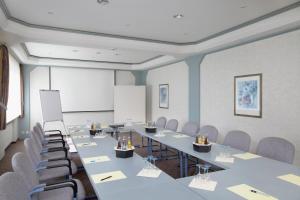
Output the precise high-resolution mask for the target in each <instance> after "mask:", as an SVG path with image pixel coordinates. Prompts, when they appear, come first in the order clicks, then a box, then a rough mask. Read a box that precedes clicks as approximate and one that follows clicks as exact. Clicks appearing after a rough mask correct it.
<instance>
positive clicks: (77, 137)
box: [72, 135, 90, 139]
mask: <svg viewBox="0 0 300 200" xmlns="http://www.w3.org/2000/svg"><path fill="white" fill-rule="evenodd" d="M89 137H90V136H89V135H74V136H72V138H73V139H84V138H89Z"/></svg>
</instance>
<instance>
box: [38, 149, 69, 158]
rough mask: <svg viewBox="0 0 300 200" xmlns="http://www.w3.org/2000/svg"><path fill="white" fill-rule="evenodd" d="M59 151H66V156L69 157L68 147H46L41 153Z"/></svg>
mask: <svg viewBox="0 0 300 200" xmlns="http://www.w3.org/2000/svg"><path fill="white" fill-rule="evenodd" d="M57 151H63V152H65V158H68V149H67V148H66V147H54V148H45V149H42V151H41V153H40V154H41V155H43V154H45V153H50V152H57Z"/></svg>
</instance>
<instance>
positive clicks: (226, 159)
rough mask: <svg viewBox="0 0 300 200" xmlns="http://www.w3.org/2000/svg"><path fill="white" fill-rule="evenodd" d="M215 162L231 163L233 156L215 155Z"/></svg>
mask: <svg viewBox="0 0 300 200" xmlns="http://www.w3.org/2000/svg"><path fill="white" fill-rule="evenodd" d="M215 161H216V162H224V163H233V162H234V158H233V157H224V156H217V157H216V160H215Z"/></svg>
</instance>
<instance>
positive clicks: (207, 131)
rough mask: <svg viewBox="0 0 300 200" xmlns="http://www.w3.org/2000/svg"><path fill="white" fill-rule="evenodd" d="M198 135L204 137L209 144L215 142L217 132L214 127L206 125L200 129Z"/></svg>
mask: <svg viewBox="0 0 300 200" xmlns="http://www.w3.org/2000/svg"><path fill="white" fill-rule="evenodd" d="M199 135H203V136H206V137H207V138H208V140H209V141H210V142H217V140H218V135H219V131H218V129H217V128H216V127H214V126H210V125H207V126H202V127H201V128H200V132H199Z"/></svg>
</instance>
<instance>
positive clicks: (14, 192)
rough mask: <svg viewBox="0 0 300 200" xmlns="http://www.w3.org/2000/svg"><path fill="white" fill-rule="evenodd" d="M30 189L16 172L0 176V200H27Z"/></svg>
mask: <svg viewBox="0 0 300 200" xmlns="http://www.w3.org/2000/svg"><path fill="white" fill-rule="evenodd" d="M30 189H31V188H29V187H28V186H27V185H26V183H25V182H24V180H23V177H22V176H21V175H20V174H18V173H16V172H6V173H5V174H3V175H2V176H0V199H1V200H16V199H17V200H28V192H29V191H30Z"/></svg>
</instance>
